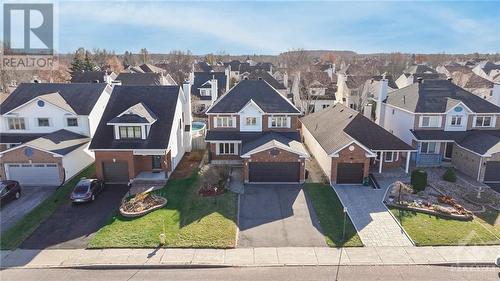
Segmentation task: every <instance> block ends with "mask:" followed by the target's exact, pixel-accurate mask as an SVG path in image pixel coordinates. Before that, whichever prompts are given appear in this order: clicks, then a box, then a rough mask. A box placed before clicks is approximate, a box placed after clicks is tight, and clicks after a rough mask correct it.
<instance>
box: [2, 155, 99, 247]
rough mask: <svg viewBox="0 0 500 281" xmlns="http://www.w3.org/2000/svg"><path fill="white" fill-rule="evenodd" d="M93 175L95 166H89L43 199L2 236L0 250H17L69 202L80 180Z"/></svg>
mask: <svg viewBox="0 0 500 281" xmlns="http://www.w3.org/2000/svg"><path fill="white" fill-rule="evenodd" d="M94 175H95V166H94V165H91V166H89V167H87V168H86V169H85V170H83V171H82V172H81V173H80V174H79V175H77V176H75V177H74V178H73V179H72V180H70V181H69V182H67V183H66V184H65V185H63V186H62V187H60V188H58V189H57V190H56V191H55V192H54V193H53V194H52V195H51V196H50V197H49V198H47V199H45V201H43V202H42V203H40V205H38V206H37V207H36V208H34V209H33V210H31V212H29V213H28V214H27V215H26V216H24V217H23V218H22V219H21V220H19V221H18V222H17V223H16V224H15V225H13V226H12V228H10V229H9V230H7V231H6V232H5V233H3V234H2V236H1V237H0V248H2V249H15V248H17V247H18V246H19V245H20V244H21V243H22V242H23V241H24V239H26V238H28V236H30V235H31V233H33V231H35V230H36V229H37V227H38V226H39V225H40V224H41V223H42V222H43V221H44V220H46V219H47V218H48V217H50V215H52V213H54V211H55V210H56V209H57V207H59V206H60V205H61V204H62V203H64V202H65V201H66V200H69V195H70V193H71V191H72V190H73V187H74V186H75V184H76V183H77V182H78V181H79V180H80V178H82V177H86V178H93V177H94ZM13 204H15V202H13Z"/></svg>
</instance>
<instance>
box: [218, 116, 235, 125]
mask: <svg viewBox="0 0 500 281" xmlns="http://www.w3.org/2000/svg"><path fill="white" fill-rule="evenodd" d="M219 118H224V119H226V118H227V119H228V120H227V123H228V126H219V125H218V124H217V123H218V122H217V121H218V120H219ZM229 119H231V121H232V124H231V126H229ZM221 123H222V124H223V123H224V122H221ZM214 128H236V117H233V116H216V117H215V118H214Z"/></svg>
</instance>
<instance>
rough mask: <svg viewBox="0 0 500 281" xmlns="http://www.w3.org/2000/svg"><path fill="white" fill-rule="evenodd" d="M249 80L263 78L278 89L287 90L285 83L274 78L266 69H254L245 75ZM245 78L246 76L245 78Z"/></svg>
mask: <svg viewBox="0 0 500 281" xmlns="http://www.w3.org/2000/svg"><path fill="white" fill-rule="evenodd" d="M245 77H246V78H248V79H249V80H259V79H262V80H264V81H266V82H267V83H268V84H269V85H271V86H272V87H273V88H275V89H276V90H286V87H285V85H284V84H283V83H281V82H279V81H278V80H276V78H274V77H273V76H272V75H271V74H269V72H267V71H264V70H254V71H252V72H251V73H250V74H248V75H246V76H245ZM243 79H245V78H243Z"/></svg>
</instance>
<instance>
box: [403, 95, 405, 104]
mask: <svg viewBox="0 0 500 281" xmlns="http://www.w3.org/2000/svg"><path fill="white" fill-rule="evenodd" d="M403 104H406V96H403Z"/></svg>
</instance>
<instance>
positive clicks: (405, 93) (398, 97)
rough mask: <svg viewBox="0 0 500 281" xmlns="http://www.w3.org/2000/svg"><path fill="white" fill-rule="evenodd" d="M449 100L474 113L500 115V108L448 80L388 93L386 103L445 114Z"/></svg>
mask: <svg viewBox="0 0 500 281" xmlns="http://www.w3.org/2000/svg"><path fill="white" fill-rule="evenodd" d="M449 99H453V100H458V101H461V102H463V104H465V105H466V106H467V107H468V108H469V109H470V110H472V111H473V112H476V113H500V107H498V106H496V105H494V104H492V103H490V102H488V101H486V100H484V99H482V98H480V97H478V96H476V95H474V94H472V93H470V92H468V91H466V90H465V89H463V88H460V87H459V86H457V85H455V84H453V83H452V82H451V81H448V80H422V82H421V83H414V84H411V85H409V86H407V87H404V88H401V89H399V90H396V91H393V92H390V93H389V94H388V97H387V99H386V103H387V104H390V105H394V106H396V107H399V108H402V109H405V110H407V111H410V112H415V113H445V112H446V111H447V110H448V109H449Z"/></svg>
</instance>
